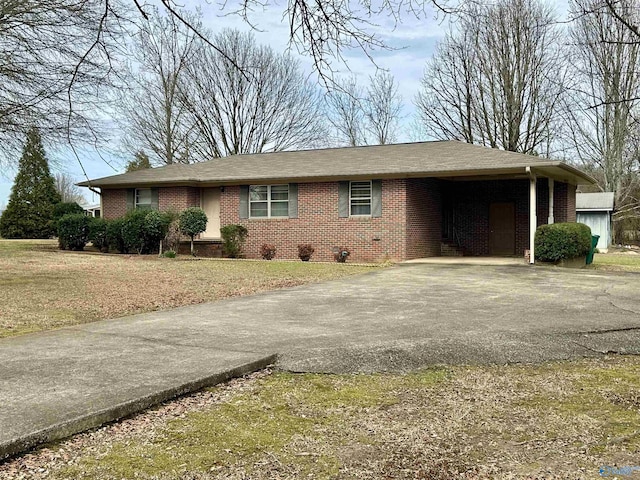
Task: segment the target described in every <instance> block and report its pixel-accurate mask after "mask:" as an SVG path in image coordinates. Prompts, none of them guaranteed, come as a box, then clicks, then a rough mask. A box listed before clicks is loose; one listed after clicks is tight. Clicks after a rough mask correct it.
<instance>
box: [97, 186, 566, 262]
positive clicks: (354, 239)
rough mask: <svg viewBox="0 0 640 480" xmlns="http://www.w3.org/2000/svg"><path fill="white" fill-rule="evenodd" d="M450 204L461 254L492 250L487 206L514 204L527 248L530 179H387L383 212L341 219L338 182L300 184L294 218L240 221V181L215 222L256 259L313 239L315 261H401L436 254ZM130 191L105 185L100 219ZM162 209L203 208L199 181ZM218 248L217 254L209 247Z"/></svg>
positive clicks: (541, 208) (561, 189)
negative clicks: (336, 252)
mask: <svg viewBox="0 0 640 480" xmlns="http://www.w3.org/2000/svg"><path fill="white" fill-rule="evenodd" d="M575 191H576V189H575V186H573V185H568V184H566V183H562V182H555V185H554V216H555V221H556V222H565V221H575ZM548 195H549V194H548V183H547V180H546V179H539V181H538V187H537V196H538V224H539V225H541V224H544V223H546V222H547V217H548ZM445 196H446V197H447V198H448V202H449V203H451V204H452V205H453V208H454V212H455V214H454V217H455V218H454V221H455V225H456V232H457V237H458V239H459V241H460V244H461V245H462V246H463V247H464V248H465V251H466V253H468V254H471V255H488V254H489V205H490V204H491V203H492V202H513V203H514V205H515V216H516V219H515V220H516V225H515V227H516V238H515V254H516V255H518V256H519V255H521V254H522V253H523V251H524V250H525V249H528V248H529V181H528V180H500V181H498V180H496V181H460V182H451V181H445V180H438V179H391V180H383V181H382V217H380V218H368V217H363V218H358V217H354V218H340V217H339V216H338V183H337V182H322V183H300V184H298V218H291V219H240V216H239V202H240V187H239V186H228V187H225V189H224V192H221V196H220V212H221V213H220V224H221V226H224V225H228V224H231V223H239V224H242V225H244V226H245V227H247V229H248V231H249V235H248V238H247V243H246V245H245V254H246V256H247V257H248V258H259V257H260V254H259V249H260V246H261V245H262V244H264V243H272V244H274V245H275V246H276V248H277V255H276V258H280V259H295V258H297V254H298V251H297V246H298V244H301V243H311V244H312V245H313V246H314V248H315V253H314V255H313V257H312V260H319V261H332V260H333V249H334V248H335V247H347V248H349V249H350V250H351V257H350V258H349V260H350V261H380V260H384V259H391V260H403V259H410V258H420V257H427V256H437V255H439V254H440V242H441V241H442V211H443V206H442V205H443V197H445ZM126 202H127V189H104V190H103V192H102V206H103V215H104V218H107V219H112V218H117V217H120V216H122V215H124V214H125V213H126V209H127V204H126ZM158 204H159V208H160V210H177V211H180V210H183V209H185V208H187V207H190V206H200V188H198V187H161V188H159V189H158ZM201 248H202V252H203V253H204V252H205V251H208V250H211V252H212V254H215V255H218V254H219V247H211V248H208V247H205V246H204V244H203V245H202V246H201ZM214 251H215V252H214Z"/></svg>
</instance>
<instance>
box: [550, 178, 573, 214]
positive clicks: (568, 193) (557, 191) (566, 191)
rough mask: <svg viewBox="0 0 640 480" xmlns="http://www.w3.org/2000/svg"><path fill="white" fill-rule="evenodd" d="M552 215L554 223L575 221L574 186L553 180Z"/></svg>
mask: <svg viewBox="0 0 640 480" xmlns="http://www.w3.org/2000/svg"><path fill="white" fill-rule="evenodd" d="M553 216H554V220H555V222H556V223H561V222H575V221H576V186H575V185H570V184H568V183H564V182H555V185H554V190H553Z"/></svg>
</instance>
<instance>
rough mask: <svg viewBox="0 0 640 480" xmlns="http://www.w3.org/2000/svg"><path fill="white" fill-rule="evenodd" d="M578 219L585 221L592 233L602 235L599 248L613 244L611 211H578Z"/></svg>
mask: <svg viewBox="0 0 640 480" xmlns="http://www.w3.org/2000/svg"><path fill="white" fill-rule="evenodd" d="M576 221H577V222H578V223H584V224H585V225H588V226H589V228H590V229H591V235H600V239H599V240H598V246H597V248H598V250H603V249H607V248H609V245H611V213H610V212H577V214H576Z"/></svg>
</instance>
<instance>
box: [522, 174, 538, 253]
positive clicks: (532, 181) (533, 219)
mask: <svg viewBox="0 0 640 480" xmlns="http://www.w3.org/2000/svg"><path fill="white" fill-rule="evenodd" d="M525 171H526V172H527V176H528V177H529V263H530V264H531V265H533V264H534V263H535V261H536V256H535V251H534V249H535V247H534V243H535V236H536V228H538V214H537V199H536V183H537V179H536V174H535V173H533V172H532V171H531V167H525Z"/></svg>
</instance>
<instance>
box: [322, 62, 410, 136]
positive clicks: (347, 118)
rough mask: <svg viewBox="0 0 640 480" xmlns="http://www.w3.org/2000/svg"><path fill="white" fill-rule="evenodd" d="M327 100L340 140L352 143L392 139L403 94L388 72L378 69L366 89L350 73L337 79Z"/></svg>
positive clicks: (329, 112)
mask: <svg viewBox="0 0 640 480" xmlns="http://www.w3.org/2000/svg"><path fill="white" fill-rule="evenodd" d="M326 104H327V116H328V119H329V123H331V125H332V126H333V129H334V131H335V132H336V140H337V141H338V142H339V143H346V144H347V145H349V146H352V147H353V146H356V145H369V144H374V145H384V144H387V143H390V142H393V141H394V140H395V138H396V136H395V135H396V128H397V126H398V121H399V118H400V111H401V110H402V97H401V96H400V94H399V92H398V85H397V84H396V83H395V79H394V77H393V75H391V74H390V73H388V72H383V71H380V72H378V73H376V74H375V75H373V76H370V77H369V86H368V87H367V88H366V90H365V89H364V88H363V87H361V86H360V85H359V84H358V81H357V79H356V77H355V76H353V75H352V76H350V77H347V78H342V79H338V80H337V81H336V83H335V85H334V87H333V88H332V89H331V90H330V91H329V93H327V95H326Z"/></svg>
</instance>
